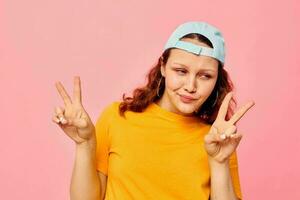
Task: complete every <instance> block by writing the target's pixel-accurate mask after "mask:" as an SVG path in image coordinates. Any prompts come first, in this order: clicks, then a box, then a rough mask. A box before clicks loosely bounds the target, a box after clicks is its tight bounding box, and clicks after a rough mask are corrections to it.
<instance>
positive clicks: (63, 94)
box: [55, 82, 72, 105]
mask: <svg viewBox="0 0 300 200" xmlns="http://www.w3.org/2000/svg"><path fill="white" fill-rule="evenodd" d="M55 86H56V88H57V90H58V92H59V94H60V96H61V97H62V99H63V101H64V103H65V105H68V104H72V101H71V98H70V96H69V95H68V93H67V92H66V90H65V88H64V86H63V85H62V84H61V83H60V82H56V83H55Z"/></svg>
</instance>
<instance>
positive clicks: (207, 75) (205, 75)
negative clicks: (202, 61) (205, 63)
mask: <svg viewBox="0 0 300 200" xmlns="http://www.w3.org/2000/svg"><path fill="white" fill-rule="evenodd" d="M200 77H204V78H205V79H210V78H211V77H212V76H211V75H210V74H203V75H201V76H200Z"/></svg>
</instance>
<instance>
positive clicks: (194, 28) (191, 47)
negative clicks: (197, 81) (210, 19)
mask: <svg viewBox="0 0 300 200" xmlns="http://www.w3.org/2000/svg"><path fill="white" fill-rule="evenodd" d="M190 33H198V34H200V35H203V36H205V37H207V38H208V39H209V40H210V42H211V43H212V45H213V48H209V47H204V46H200V45H196V44H194V43H191V42H186V41H181V40H180V39H181V38H182V37H183V36H185V35H187V34H190ZM169 48H179V49H183V50H186V51H188V52H191V53H194V54H197V55H205V56H210V57H213V58H215V59H217V60H219V61H220V62H221V63H222V64H223V65H224V61H225V42H224V38H223V36H222V33H221V32H220V31H219V30H218V29H217V28H216V27H215V26H213V25H210V24H208V23H207V22H197V21H191V22H185V23H183V24H181V25H179V26H178V27H177V28H176V29H175V30H174V32H173V33H172V34H171V36H170V37H169V39H168V41H167V43H166V45H165V47H164V50H167V49H169Z"/></svg>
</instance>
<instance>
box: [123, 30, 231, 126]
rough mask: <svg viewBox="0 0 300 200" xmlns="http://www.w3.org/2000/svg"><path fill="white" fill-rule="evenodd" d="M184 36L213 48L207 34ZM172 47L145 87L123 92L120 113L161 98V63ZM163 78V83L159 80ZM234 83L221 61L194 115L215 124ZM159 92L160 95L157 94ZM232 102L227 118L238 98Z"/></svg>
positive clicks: (139, 109) (141, 107)
mask: <svg viewBox="0 0 300 200" xmlns="http://www.w3.org/2000/svg"><path fill="white" fill-rule="evenodd" d="M183 38H191V39H197V40H198V41H199V42H203V43H205V44H207V45H209V46H210V47H211V48H213V45H212V43H211V42H210V41H209V39H207V38H206V37H205V36H203V35H200V34H197V33H191V34H188V35H186V36H184V37H183ZM171 49H172V48H170V49H167V50H165V51H164V52H163V53H162V55H161V56H160V57H159V59H158V61H157V63H155V64H154V66H153V67H152V68H151V69H150V70H149V72H148V74H147V84H146V85H145V86H143V87H139V88H136V89H135V90H134V91H133V95H132V97H126V96H125V93H123V97H122V99H123V101H122V102H121V103H120V105H119V113H120V115H121V116H124V112H125V111H127V110H130V111H133V112H143V110H144V109H145V108H146V107H147V106H148V105H149V104H151V103H152V102H156V101H157V100H159V99H160V98H161V96H162V94H163V92H164V89H165V83H164V77H163V76H162V75H161V72H160V67H161V64H166V63H167V61H168V58H169V55H170V51H171ZM161 78H162V80H161V83H160V84H159V80H160V79H161ZM233 89H234V87H233V83H232V81H231V79H230V77H229V74H228V73H227V71H226V70H225V69H224V66H223V64H222V63H221V62H220V61H219V64H218V77H217V82H216V84H215V87H214V89H213V91H212V93H211V94H210V96H209V97H208V98H207V100H206V101H205V102H204V103H203V105H202V106H201V109H200V110H199V111H197V112H194V115H195V116H197V117H199V118H200V120H201V121H204V122H205V123H207V124H213V122H214V121H215V120H216V117H217V114H218V111H219V108H220V106H221V104H222V101H223V99H224V97H225V96H226V94H227V93H229V92H230V91H233ZM157 93H158V94H159V96H158V95H157ZM231 102H232V103H231V104H230V105H229V106H228V112H227V115H226V120H228V119H230V117H231V116H232V115H233V111H234V109H235V106H236V99H235V98H234V97H232V101H231Z"/></svg>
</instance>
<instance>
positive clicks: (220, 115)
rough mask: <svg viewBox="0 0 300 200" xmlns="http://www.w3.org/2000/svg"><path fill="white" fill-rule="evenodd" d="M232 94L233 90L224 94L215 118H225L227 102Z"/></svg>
mask: <svg viewBox="0 0 300 200" xmlns="http://www.w3.org/2000/svg"><path fill="white" fill-rule="evenodd" d="M232 95H233V92H229V93H227V94H226V96H225V98H224V99H223V102H222V104H221V106H220V109H219V112H218V115H217V118H216V120H225V117H226V114H227V110H228V106H229V102H230V100H231V98H232Z"/></svg>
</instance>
